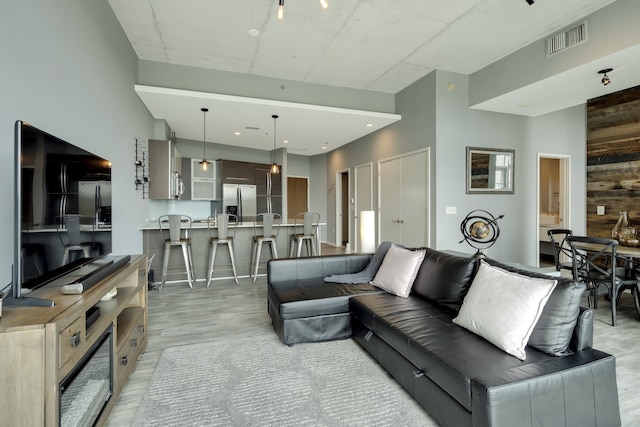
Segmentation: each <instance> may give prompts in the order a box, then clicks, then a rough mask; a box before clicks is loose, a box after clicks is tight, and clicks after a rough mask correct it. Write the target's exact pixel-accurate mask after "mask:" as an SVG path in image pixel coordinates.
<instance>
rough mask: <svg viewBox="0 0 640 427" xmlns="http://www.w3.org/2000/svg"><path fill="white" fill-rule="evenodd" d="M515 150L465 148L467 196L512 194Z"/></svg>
mask: <svg viewBox="0 0 640 427" xmlns="http://www.w3.org/2000/svg"><path fill="white" fill-rule="evenodd" d="M515 156H516V151H515V150H505V149H499V148H482V147H467V194H496V193H497V194H513V188H514V176H515V173H514V172H515V171H514V169H515Z"/></svg>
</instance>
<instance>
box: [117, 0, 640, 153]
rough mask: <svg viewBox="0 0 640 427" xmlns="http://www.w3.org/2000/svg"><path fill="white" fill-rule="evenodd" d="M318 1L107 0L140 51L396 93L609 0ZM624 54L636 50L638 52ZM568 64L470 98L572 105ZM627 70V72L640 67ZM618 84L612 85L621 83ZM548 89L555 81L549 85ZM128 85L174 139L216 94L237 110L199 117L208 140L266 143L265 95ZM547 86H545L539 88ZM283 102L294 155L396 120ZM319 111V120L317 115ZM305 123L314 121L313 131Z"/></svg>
mask: <svg viewBox="0 0 640 427" xmlns="http://www.w3.org/2000/svg"><path fill="white" fill-rule="evenodd" d="M328 1H329V4H330V7H329V9H327V10H326V11H324V10H323V9H322V8H321V6H320V3H319V0H296V1H293V0H288V1H286V2H285V17H284V20H282V21H278V20H277V19H276V9H277V4H278V2H277V1H276V0H270V1H266V0H261V1H257V0H253V1H250V0H242V1H238V0H188V1H174V0H109V3H110V4H111V7H112V8H113V10H114V12H115V14H116V16H117V18H118V20H119V21H120V23H121V25H122V27H123V29H124V31H125V33H126V34H127V37H128V38H129V40H130V42H131V44H132V46H133V48H134V49H135V52H136V53H137V55H138V57H139V58H140V59H142V60H149V61H159V62H167V63H171V64H179V65H188V66H195V67H201V68H208V69H214V70H221V71H227V72H234V73H242V74H249V75H256V76H266V77H273V78H278V79H283V80H292V81H300V82H306V83H315V84H322V85H330V86H337V87H345V88H354V89H363V90H371V91H378V92H383V93H391V94H395V93H397V92H399V91H400V90H402V89H404V88H405V87H406V86H408V85H410V84H411V83H413V82H415V81H416V80H418V79H420V78H421V77H423V76H425V75H426V74H428V73H429V72H431V71H433V70H434V69H440V70H445V71H452V72H457V73H462V74H471V73H473V72H475V71H477V70H479V69H481V68H483V67H485V66H487V65H489V64H491V63H493V62H495V61H497V60H499V59H501V58H503V57H505V56H507V55H509V54H510V53H513V52H515V51H517V50H519V49H521V48H522V47H524V46H526V45H528V44H530V43H531V42H532V41H534V40H539V39H541V38H544V37H546V36H549V35H551V34H553V33H554V32H556V31H558V30H560V29H563V28H565V27H566V26H568V25H570V24H572V23H575V22H577V21H578V20H580V19H581V18H583V17H585V16H587V15H589V14H591V13H593V12H594V11H596V10H598V9H600V8H602V7H604V6H606V5H608V4H610V3H612V2H613V1H614V0H537V1H536V2H535V4H533V5H531V6H529V5H528V4H527V2H526V1H525V0H456V1H448V2H447V1H442V0H328ZM249 30H257V32H258V35H257V36H252V35H250V34H249V32H250V31H249ZM627 53H632V54H635V58H638V57H640V55H638V52H637V51H635V52H627ZM623 54H624V52H623V53H620V54H617V55H623ZM608 59H611V60H619V61H622V60H623V59H622V58H608ZM610 64H611V63H610V62H607V63H606V64H605V67H606V66H614V65H610ZM623 64H625V63H624V62H623ZM636 65H638V64H637V61H636ZM614 68H615V66H614ZM634 69H635V68H633V67H631V66H629V67H622V69H621V70H619V69H616V70H615V71H614V73H612V74H611V75H610V76H611V77H612V80H614V81H621V79H623V78H625V79H626V77H625V76H626V75H627V74H632V73H631V71H632V70H634ZM625 70H627V71H625ZM579 72H582V73H583V74H584V76H585V77H584V78H589V79H590V80H593V79H594V77H595V78H597V75H596V76H594V68H591V67H585V69H584V70H576V71H575V73H579ZM572 73H574V71H572V72H571V73H565V74H566V75H564V76H563V75H559V76H557V78H556V77H554V78H550V79H547V80H545V81H543V82H540V83H537V84H534V85H531V86H529V87H526V88H522V89H520V90H518V91H515V92H512V93H510V94H506V95H504V96H503V97H500V98H498V99H494V100H491V101H488V102H487V103H484V104H482V105H479V106H475V108H482V109H488V110H492V111H502V112H508V113H514V114H523V115H529V116H535V115H538V114H541V113H543V112H548V111H554V109H558V108H564V107H565V106H570V105H576V104H577V103H582V102H584V101H585V100H586V99H587V98H589V97H591V94H585V93H584V90H582V91H581V92H580V93H579V99H580V101H576V98H575V95H572V91H571V90H568V89H571V87H573V86H572V84H574V83H576V75H575V74H572ZM616 74H617V75H616ZM633 74H634V76H633V79H637V78H638V77H637V76H638V75H640V73H638V72H636V73H633ZM587 76H588V77H587ZM635 84H638V83H635ZM558 85H561V86H558ZM633 85H634V84H630V85H629V86H633ZM574 86H575V85H574ZM610 86H613V85H610ZM617 86H618V87H617V89H613V88H612V89H611V91H613V90H620V89H621V86H619V85H617ZM629 86H627V87H629ZM557 87H562V88H563V90H562V91H557V90H556V88H557ZM583 87H584V86H583ZM136 90H137V92H138V94H139V95H140V97H141V99H142V100H143V102H145V104H146V105H147V107H148V108H149V110H150V112H151V113H152V115H153V116H154V117H156V118H160V119H165V120H167V123H168V124H169V126H170V127H171V128H172V129H173V130H175V131H176V134H177V136H178V137H179V138H188V139H194V140H201V139H202V130H203V127H202V113H200V108H201V107H203V106H206V107H208V108H210V110H211V111H212V112H213V111H218V113H216V116H217V115H218V114H219V112H220V111H221V110H220V108H219V107H220V104H219V103H224V104H223V105H224V108H227V107H229V108H230V109H231V106H234V107H235V106H241V108H237V109H235V111H238V114H237V115H236V116H229V117H225V123H226V125H228V126H227V127H222V126H221V127H220V128H219V129H214V128H213V127H212V128H211V131H210V130H209V122H211V123H212V126H213V122H214V121H217V120H218V118H217V117H214V116H211V117H210V118H208V121H207V132H206V133H207V138H206V139H207V141H215V142H222V141H225V143H233V144H237V145H239V146H247V147H252V148H257V147H263V149H271V148H272V144H273V139H272V136H271V135H267V133H269V132H271V131H272V128H273V124H272V120H271V114H273V113H274V111H273V107H274V104H273V103H272V102H271V101H265V102H263V104H265V105H263V107H264V108H257V107H256V108H255V115H254V113H253V112H252V111H253V110H250V109H248V108H249V107H248V105H251V103H255V102H256V100H253V101H250V100H247V99H244V100H243V101H246V102H244V103H239V104H238V103H237V102H238V101H239V100H238V99H226V98H224V97H222V98H220V96H218V95H214V94H202V93H194V92H190V93H188V92H185V91H169V92H163V91H162V90H161V89H159V88H155V89H154V88H140V87H138V88H136ZM597 90H598V91H599V92H598V93H597V94H595V96H599V95H602V94H603V93H602V90H603V89H601V88H598V89H597ZM549 91H553V92H549ZM543 93H544V94H546V96H544V95H543ZM549 93H553V94H554V96H553V97H550V96H548V94H549ZM231 98H235V97H231ZM548 98H552V100H551V101H550V100H549V99H548ZM203 100H206V102H211V103H212V104H211V106H209V105H207V104H203V103H202V102H203ZM228 102H234V103H236V105H232V104H227V103H228ZM281 104H284V103H279V104H278V105H277V106H278V107H283V108H290V110H286V115H285V114H280V113H279V112H276V113H279V114H280V115H281V119H279V121H278V132H277V134H278V139H279V140H281V139H285V138H286V139H289V140H290V141H291V142H290V143H289V144H291V145H290V147H289V148H288V149H289V151H290V152H293V153H296V152H297V153H298V154H306V155H312V154H317V153H318V152H321V150H322V144H323V143H324V142H328V143H329V146H328V148H329V149H334V148H336V147H338V146H340V145H342V144H344V143H348V142H350V141H351V140H353V139H355V138H354V136H355V137H356V138H357V137H359V136H363V135H366V134H367V133H369V132H371V131H373V130H376V129H378V128H379V127H374V128H364V129H363V123H362V122H363V119H365V120H364V121H365V122H371V123H373V122H374V119H376V118H377V119H380V120H381V121H380V122H377V123H378V124H377V125H376V126H384V125H385V124H384V123H385V120H387V121H388V122H386V123H387V124H388V123H390V122H392V121H393V120H394V118H393V117H392V116H389V115H381V116H379V117H378V115H379V114H380V113H374V114H373V115H369V117H367V115H366V114H364V112H351V111H348V110H342V111H337V109H323V108H317V107H313V108H311V106H300V105H298V106H295V105H292V104H288V105H281ZM255 106H256V105H254V107H255ZM224 108H223V109H224ZM265 108H266V109H265ZM550 108H553V109H551V110H550ZM265 115H266V117H265ZM321 115H323V116H324V117H321ZM383 116H384V117H383ZM338 117H340V118H341V119H339V118H338ZM327 118H328V119H329V120H330V121H329V122H326V121H325V120H327ZM395 119H397V118H395ZM326 123H330V125H327V124H326ZM313 124H317V125H318V129H315V130H313V133H312V132H310V125H313ZM247 127H258V128H259V129H260V130H259V131H253V133H251V132H249V134H251V135H253V136H252V137H249V135H248V134H247V132H245V137H246V138H244V139H243V138H237V139H236V140H232V139H230V137H229V136H228V135H226V134H221V133H219V132H227V131H230V130H231V128H236V129H240V131H241V132H242V131H243V129H246V128H247ZM281 129H282V132H281V131H280V130H281ZM289 132H291V133H289ZM241 136H242V135H241ZM350 138H351V139H350ZM227 141H228V142H227ZM278 146H281V144H280V142H278Z"/></svg>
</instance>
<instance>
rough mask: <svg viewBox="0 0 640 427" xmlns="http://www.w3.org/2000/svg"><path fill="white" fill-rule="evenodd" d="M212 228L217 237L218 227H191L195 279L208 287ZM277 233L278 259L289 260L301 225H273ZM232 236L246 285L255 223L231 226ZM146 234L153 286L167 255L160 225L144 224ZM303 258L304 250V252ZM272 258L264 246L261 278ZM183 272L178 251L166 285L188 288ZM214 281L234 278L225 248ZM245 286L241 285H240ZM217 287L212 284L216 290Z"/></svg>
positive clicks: (203, 223)
mask: <svg viewBox="0 0 640 427" xmlns="http://www.w3.org/2000/svg"><path fill="white" fill-rule="evenodd" d="M323 226H326V223H317V224H315V228H316V236H321V233H320V227H323ZM209 227H211V228H212V229H213V230H211V231H212V235H214V236H215V235H217V234H216V233H217V230H215V229H216V228H217V227H216V226H215V225H210V224H208V223H207V221H206V220H197V219H194V221H193V223H192V225H191V232H190V237H191V246H192V256H193V268H194V272H195V277H196V283H197V284H204V283H206V277H207V266H208V265H209ZM274 227H276V230H278V238H277V240H276V242H277V243H276V247H277V249H278V257H279V258H286V257H288V256H289V240H290V236H291V234H293V233H295V232H298V233H300V232H301V231H302V224H298V225H297V226H296V224H294V223H285V224H274ZM229 228H230V230H229V231H230V234H231V235H232V233H233V231H234V230H235V237H234V240H233V245H234V249H235V250H234V254H235V261H236V270H237V273H238V278H239V279H242V278H247V283H251V282H250V281H248V278H250V274H251V273H250V272H251V245H252V242H253V236H254V235H255V233H256V227H255V226H254V223H253V222H244V223H239V224H237V225H230V226H229ZM139 229H140V230H142V233H143V249H144V253H145V254H147V257H148V258H149V259H151V257H153V256H154V255H155V257H154V258H153V261H152V263H151V266H150V269H151V270H153V271H154V278H153V281H154V282H160V279H161V276H162V255H163V253H164V248H163V242H162V238H161V236H160V227H159V224H158V222H157V221H155V222H150V223H148V224H144V225H143V226H141V227H139ZM261 230H262V229H261V226H260V224H258V229H257V233H258V234H260V233H261ZM317 243H318V247H317V253H318V255H320V246H321V242H320V238H318V239H317ZM302 253H303V254H305V250H304V249H303V252H302ZM270 257H271V252H270V245H263V246H262V256H261V263H262V264H261V266H260V269H259V271H258V275H260V276H263V275H266V273H267V270H266V266H265V263H266V261H267V260H268V259H269V258H270ZM183 272H184V261H183V260H182V255H181V253H180V251H179V250H173V251H172V252H171V258H170V260H169V274H168V275H167V281H166V283H172V282H176V281H184V282H185V286H186V274H181V273H183ZM213 278H214V280H219V279H229V278H233V272H232V271H231V259H230V258H229V252H228V251H227V250H226V249H225V248H224V247H218V252H217V254H216V263H215V267H214V272H213ZM241 283H242V282H241ZM214 285H215V284H213V283H212V284H211V286H214Z"/></svg>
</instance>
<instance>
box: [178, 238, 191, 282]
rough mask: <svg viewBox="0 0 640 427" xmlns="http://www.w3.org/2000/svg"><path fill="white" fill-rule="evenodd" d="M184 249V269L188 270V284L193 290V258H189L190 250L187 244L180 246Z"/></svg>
mask: <svg viewBox="0 0 640 427" xmlns="http://www.w3.org/2000/svg"><path fill="white" fill-rule="evenodd" d="M180 247H182V258H184V268H186V269H187V282H189V288H191V289H193V276H192V273H193V270H192V268H191V257H190V256H189V248H188V246H187V244H186V243H183V244H181V245H180Z"/></svg>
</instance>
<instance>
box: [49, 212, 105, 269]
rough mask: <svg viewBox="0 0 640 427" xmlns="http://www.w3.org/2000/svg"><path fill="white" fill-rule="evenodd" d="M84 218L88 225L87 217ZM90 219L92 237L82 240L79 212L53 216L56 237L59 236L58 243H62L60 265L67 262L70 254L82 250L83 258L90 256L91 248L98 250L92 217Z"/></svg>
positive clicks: (69, 259)
mask: <svg viewBox="0 0 640 427" xmlns="http://www.w3.org/2000/svg"><path fill="white" fill-rule="evenodd" d="M84 219H85V221H87V225H88V222H89V217H85V218H84ZM90 220H91V232H92V233H93V239H92V241H90V242H86V241H85V242H83V241H82V236H81V234H80V223H81V222H82V217H81V216H80V215H79V214H66V215H59V216H56V217H55V218H54V222H55V224H56V229H57V231H58V238H60V243H62V247H63V248H64V253H63V254H62V261H61V263H60V265H66V264H67V263H69V261H71V258H72V255H73V254H74V253H77V252H82V256H84V257H85V258H90V257H91V255H92V250H93V249H96V250H97V252H98V253H99V252H100V246H99V245H100V244H99V243H96V241H95V224H94V222H93V218H90ZM63 236H64V237H63ZM65 237H66V243H65Z"/></svg>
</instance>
